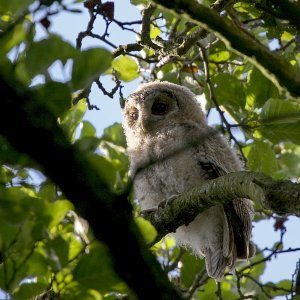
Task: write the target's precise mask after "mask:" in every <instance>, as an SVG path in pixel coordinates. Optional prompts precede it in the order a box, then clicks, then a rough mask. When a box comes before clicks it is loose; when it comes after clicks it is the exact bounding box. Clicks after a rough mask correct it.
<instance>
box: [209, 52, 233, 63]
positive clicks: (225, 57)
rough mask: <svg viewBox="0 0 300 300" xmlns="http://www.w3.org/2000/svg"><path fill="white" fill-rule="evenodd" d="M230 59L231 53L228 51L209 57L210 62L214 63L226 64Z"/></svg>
mask: <svg viewBox="0 0 300 300" xmlns="http://www.w3.org/2000/svg"><path fill="white" fill-rule="evenodd" d="M229 58H230V52H229V51H227V50H223V51H219V52H215V53H212V54H210V55H209V60H210V61H213V62H224V61H227V60H228V59H229Z"/></svg>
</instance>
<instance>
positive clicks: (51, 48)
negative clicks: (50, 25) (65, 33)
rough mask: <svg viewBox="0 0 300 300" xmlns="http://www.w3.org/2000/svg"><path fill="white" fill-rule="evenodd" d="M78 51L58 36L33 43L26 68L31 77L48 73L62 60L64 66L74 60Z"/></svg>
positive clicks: (51, 36)
mask: <svg viewBox="0 0 300 300" xmlns="http://www.w3.org/2000/svg"><path fill="white" fill-rule="evenodd" d="M76 53H77V50H76V49H75V48H74V47H73V46H72V45H71V44H69V43H67V42H65V41H63V40H62V39H61V37H59V36H57V35H50V36H49V37H48V38H47V39H43V40H41V41H38V42H35V43H32V44H31V45H30V47H29V49H28V51H27V53H26V60H25V61H24V65H25V68H26V70H27V72H28V74H29V76H30V77H34V76H35V75H38V74H45V73H47V70H48V68H49V67H50V65H51V64H52V63H53V62H54V61H56V60H60V61H61V62H62V63H63V64H65V63H66V62H67V60H68V59H69V58H73V57H74V56H75V55H76Z"/></svg>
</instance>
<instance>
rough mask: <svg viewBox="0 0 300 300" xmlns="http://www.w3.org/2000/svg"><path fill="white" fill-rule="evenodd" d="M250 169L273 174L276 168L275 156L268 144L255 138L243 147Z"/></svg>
mask: <svg viewBox="0 0 300 300" xmlns="http://www.w3.org/2000/svg"><path fill="white" fill-rule="evenodd" d="M243 151H244V154H245V156H246V158H247V161H248V163H247V166H248V168H249V169H250V170H251V171H256V172H262V173H264V174H266V175H269V176H273V175H274V173H275V172H276V171H277V170H278V164H277V160H276V156H275V153H274V151H273V150H272V148H271V147H270V146H269V144H267V143H265V142H262V141H259V140H256V141H254V142H253V143H252V144H250V145H247V146H246V147H244V149H243Z"/></svg>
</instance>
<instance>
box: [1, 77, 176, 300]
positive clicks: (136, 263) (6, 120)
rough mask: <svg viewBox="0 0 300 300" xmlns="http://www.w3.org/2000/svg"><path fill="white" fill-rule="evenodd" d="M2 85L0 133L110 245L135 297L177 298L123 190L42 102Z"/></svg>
mask: <svg viewBox="0 0 300 300" xmlns="http://www.w3.org/2000/svg"><path fill="white" fill-rule="evenodd" d="M0 86H1V88H2V93H3V95H4V96H3V97H2V99H1V109H2V110H3V111H5V114H3V116H2V117H1V118H0V134H2V135H4V136H5V137H6V138H7V140H8V141H9V142H10V143H11V145H12V146H13V147H14V148H15V149H17V150H18V151H20V152H24V153H26V154H28V155H29V156H30V157H32V158H33V159H34V160H35V161H37V162H38V163H39V164H40V165H41V166H42V167H43V169H44V171H45V173H46V174H47V175H48V176H49V178H50V179H51V180H52V181H53V182H55V183H56V184H58V185H59V187H60V188H61V190H62V191H63V193H64V194H65V195H66V197H67V198H68V199H70V200H71V201H72V202H73V203H74V205H75V207H76V208H77V210H78V211H79V212H80V213H81V215H82V216H83V217H84V218H86V219H87V221H88V222H89V224H90V226H91V228H92V230H93V232H94V235H95V237H96V238H97V239H99V240H102V241H103V242H104V243H106V244H107V246H108V247H109V250H110V253H111V254H112V256H113V258H114V267H115V270H116V271H117V273H118V274H119V275H120V277H121V278H123V279H124V280H125V282H126V283H127V284H128V285H129V287H131V288H132V290H133V291H135V293H136V294H137V296H138V298H139V299H170V300H171V299H180V297H179V295H178V293H177V292H176V291H175V290H174V288H173V287H172V286H171V284H170V282H169V280H168V278H167V276H166V275H165V274H164V273H163V272H162V270H161V268H160V265H159V263H158V262H157V260H156V259H155V258H154V256H153V255H152V254H151V253H150V251H149V250H148V249H147V248H146V247H145V244H144V240H143V238H142V237H141V235H140V233H139V231H138V229H137V226H136V225H135V223H134V221H133V219H132V216H131V211H132V208H131V206H130V204H129V201H128V200H127V192H125V193H124V194H122V195H116V194H113V193H112V192H111V190H110V189H109V188H108V187H107V186H106V185H105V184H104V183H103V182H104V180H102V175H101V173H100V172H99V170H98V169H95V168H94V167H93V165H92V164H90V162H89V160H88V158H87V157H85V156H84V154H83V153H81V152H80V151H79V150H78V149H77V148H75V147H74V146H73V145H71V144H70V143H69V141H68V140H67V139H66V138H65V135H64V133H63V131H62V130H61V128H60V127H59V126H58V124H57V121H56V119H55V117H54V116H53V115H52V113H51V112H50V111H49V110H48V109H47V107H46V106H45V104H44V103H46V101H44V100H43V101H41V99H38V97H37V95H36V94H34V93H31V92H30V91H29V90H27V89H25V88H23V87H22V86H21V84H19V83H18V82H14V81H12V78H8V79H7V78H4V77H2V75H1V74H0ZM47 101H51V99H47ZM124 258H126V259H124ZM140 274H143V276H141V275H140Z"/></svg>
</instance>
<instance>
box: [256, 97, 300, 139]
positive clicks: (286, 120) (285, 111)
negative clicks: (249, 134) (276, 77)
mask: <svg viewBox="0 0 300 300" xmlns="http://www.w3.org/2000/svg"><path fill="white" fill-rule="evenodd" d="M260 124H261V125H260V127H259V128H258V130H257V131H258V132H259V133H260V134H261V135H262V136H264V137H266V138H268V139H269V140H270V141H271V142H273V143H279V142H292V143H294V144H300V107H299V106H298V105H295V104H294V103H291V102H288V101H284V100H280V99H269V100H268V101H267V102H266V103H265V105H264V106H263V108H262V111H261V115H260Z"/></svg>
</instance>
